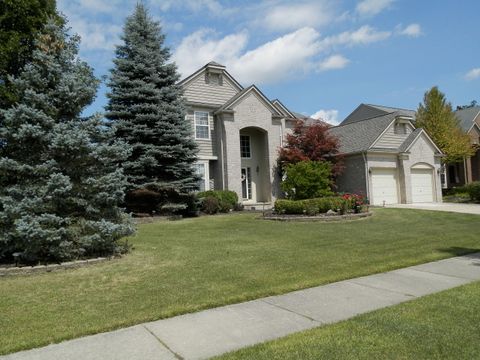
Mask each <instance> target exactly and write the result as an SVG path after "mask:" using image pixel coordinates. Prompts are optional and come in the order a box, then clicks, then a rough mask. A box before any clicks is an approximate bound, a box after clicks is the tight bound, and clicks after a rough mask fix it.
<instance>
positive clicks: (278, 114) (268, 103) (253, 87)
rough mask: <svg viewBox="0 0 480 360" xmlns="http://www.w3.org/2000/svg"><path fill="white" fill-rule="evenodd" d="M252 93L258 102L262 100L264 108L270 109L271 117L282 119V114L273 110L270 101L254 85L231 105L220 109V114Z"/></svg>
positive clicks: (273, 107)
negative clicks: (255, 95) (258, 99)
mask: <svg viewBox="0 0 480 360" xmlns="http://www.w3.org/2000/svg"><path fill="white" fill-rule="evenodd" d="M252 91H255V93H256V94H257V95H258V96H259V97H260V100H263V102H264V103H265V105H266V106H265V107H266V108H269V109H270V112H271V113H272V115H274V116H279V117H282V114H280V112H279V111H278V110H277V109H276V108H275V106H273V104H272V103H271V102H270V100H268V99H267V98H266V97H265V95H263V94H262V92H261V91H260V90H259V89H258V88H257V87H256V86H255V85H250V87H249V88H247V89H246V90H245V92H244V93H243V94H242V95H240V96H239V97H238V98H236V99H235V100H234V101H233V102H232V103H230V104H228V106H227V107H226V108H225V109H222V110H220V111H219V112H222V111H225V110H228V109H230V108H232V107H233V106H234V105H235V104H236V103H238V102H239V101H240V100H242V99H243V98H244V97H245V96H247V94H250V92H252ZM272 110H273V111H272Z"/></svg>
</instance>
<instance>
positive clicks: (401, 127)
mask: <svg viewBox="0 0 480 360" xmlns="http://www.w3.org/2000/svg"><path fill="white" fill-rule="evenodd" d="M394 132H395V134H396V135H405V134H406V133H407V124H404V123H397V124H395V129H394Z"/></svg>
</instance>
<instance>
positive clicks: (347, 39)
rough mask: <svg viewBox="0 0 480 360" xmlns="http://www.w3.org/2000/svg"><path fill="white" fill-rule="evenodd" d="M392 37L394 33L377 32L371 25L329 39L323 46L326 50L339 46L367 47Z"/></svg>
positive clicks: (326, 39)
mask: <svg viewBox="0 0 480 360" xmlns="http://www.w3.org/2000/svg"><path fill="white" fill-rule="evenodd" d="M391 35H392V33H391V32H390V31H377V30H375V29H374V28H372V27H371V26H369V25H364V26H362V27H361V28H359V29H358V30H355V31H345V32H343V33H341V34H338V35H334V36H330V37H327V38H325V39H324V40H323V41H322V45H323V47H325V48H331V47H335V46H338V45H344V46H354V45H365V44H369V43H373V42H377V41H382V40H385V39H387V38H389V37H390V36H391Z"/></svg>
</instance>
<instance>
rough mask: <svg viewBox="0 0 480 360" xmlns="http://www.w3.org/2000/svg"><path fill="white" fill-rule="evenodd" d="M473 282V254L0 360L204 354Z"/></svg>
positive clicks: (478, 276)
mask: <svg viewBox="0 0 480 360" xmlns="http://www.w3.org/2000/svg"><path fill="white" fill-rule="evenodd" d="M476 280H480V253H477V254H473V255H468V256H462V257H456V258H450V259H446V260H441V261H436V262H432V263H427V264H423V265H418V266H412V267H409V268H405V269H400V270H395V271H391V272H387V273H382V274H377V275H370V276H365V277H360V278H356V279H351V280H346V281H340V282H337V283H333V284H329V285H324V286H318V287H315V288H310V289H306V290H300V291H295V292H292V293H289V294H285V295H280V296H272V297H267V298H263V299H258V300H254V301H249V302H245V303H241V304H235V305H229V306H224V307H220V308H216V309H211V310H205V311H201V312H198V313H194V314H187V315H182V316H177V317H174V318H170V319H165V320H159V321H154V322H150V323H146V324H141V325H137V326H133V327H129V328H126V329H122V330H117V331H112V332H108V333H103V334H97V335H93V336H88V337H84V338H80V339H75V340H70V341H66V342H63V343H60V344H56V345H50V346H46V347H43V348H39V349H34V350H29V351H23V352H19V353H15V354H11V355H7V356H4V357H0V359H3V360H6V359H9V360H14V359H15V360H34V359H35V360H53V359H61V360H107V359H108V360H110V359H112V360H113V359H115V360H136V359H138V360H150V359H151V360H153V359H156V360H163V359H206V358H208V357H211V356H215V355H220V354H223V353H225V352H228V351H232V350H235V349H239V348H242V347H245V346H249V345H253V344H257V343H260V342H264V341H267V340H272V339H276V338H279V337H282V336H285V335H288V334H292V333H294V332H297V331H302V330H306V329H310V328H314V327H318V326H322V325H324V324H329V323H334V322H337V321H341V320H345V319H348V318H351V317H353V316H355V315H358V314H362V313H365V312H368V311H372V310H376V309H380V308H384V307H387V306H391V305H395V304H399V303H402V302H405V301H409V300H412V299H415V298H417V297H420V296H424V295H427V294H432V293H435V292H438V291H442V290H446V289H450V288H453V287H456V286H460V285H463V284H467V283H470V282H473V281H476Z"/></svg>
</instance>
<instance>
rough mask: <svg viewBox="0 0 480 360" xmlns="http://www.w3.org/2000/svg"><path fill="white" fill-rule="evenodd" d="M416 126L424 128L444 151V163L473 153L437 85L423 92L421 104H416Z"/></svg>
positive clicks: (450, 106)
mask: <svg viewBox="0 0 480 360" xmlns="http://www.w3.org/2000/svg"><path fill="white" fill-rule="evenodd" d="M416 126H417V127H421V128H424V129H425V131H426V132H427V133H428V135H430V137H431V138H432V140H433V141H434V142H435V143H436V144H437V146H438V147H439V148H440V150H442V151H443V152H444V153H445V155H446V156H445V158H444V159H443V161H444V162H445V163H452V162H457V161H461V160H463V158H464V157H467V156H472V155H473V150H472V146H471V144H470V138H469V136H468V135H467V134H465V133H464V132H463V130H462V129H461V128H460V126H459V120H458V119H457V117H456V116H455V113H454V112H453V111H452V105H451V104H450V103H449V102H447V100H446V99H445V95H444V94H443V93H442V92H441V91H440V90H439V89H438V87H436V86H434V87H433V88H431V89H430V90H429V91H427V92H426V93H425V95H424V98H423V104H419V106H418V110H417V119H416Z"/></svg>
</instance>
